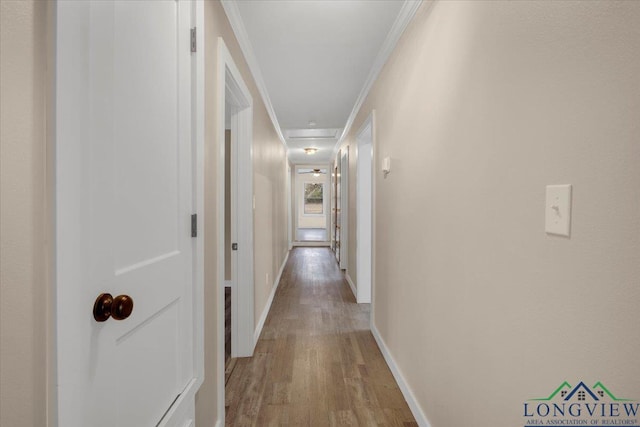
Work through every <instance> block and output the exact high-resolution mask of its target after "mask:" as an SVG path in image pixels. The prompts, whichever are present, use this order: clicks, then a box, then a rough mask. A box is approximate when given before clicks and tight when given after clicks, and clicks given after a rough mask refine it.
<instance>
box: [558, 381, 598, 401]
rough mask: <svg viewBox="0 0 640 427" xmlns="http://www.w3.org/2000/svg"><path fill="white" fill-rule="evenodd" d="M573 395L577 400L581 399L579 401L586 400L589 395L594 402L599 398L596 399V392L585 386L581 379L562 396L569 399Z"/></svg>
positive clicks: (566, 399)
mask: <svg viewBox="0 0 640 427" xmlns="http://www.w3.org/2000/svg"><path fill="white" fill-rule="evenodd" d="M574 396H575V397H576V398H577V399H578V401H581V402H584V401H586V400H587V397H591V399H593V400H594V401H596V402H597V401H598V400H600V399H598V396H596V394H595V393H594V392H593V391H591V389H590V388H589V387H587V385H586V384H585V383H584V382H582V381H580V384H578V385H577V386H575V387H574V388H573V389H572V390H571V392H570V393H569V394H568V395H567V396H566V397H565V398H564V400H565V401H569V400H571V399H573V398H574Z"/></svg>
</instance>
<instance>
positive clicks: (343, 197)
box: [338, 146, 349, 270]
mask: <svg viewBox="0 0 640 427" xmlns="http://www.w3.org/2000/svg"><path fill="white" fill-rule="evenodd" d="M338 170H339V173H340V268H341V269H342V270H347V269H348V266H349V263H348V258H349V146H346V147H345V148H344V150H343V152H342V153H341V155H340V167H339V169H338Z"/></svg>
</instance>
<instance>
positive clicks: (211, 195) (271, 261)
mask: <svg viewBox="0 0 640 427" xmlns="http://www.w3.org/2000/svg"><path fill="white" fill-rule="evenodd" d="M204 30H205V49H206V51H205V117H206V123H205V182H206V185H205V209H206V213H205V218H204V227H205V230H204V233H205V239H206V242H207V245H206V246H205V255H204V256H205V277H204V280H205V307H206V308H207V309H206V310H205V372H206V377H205V382H204V384H203V385H202V388H201V389H200V391H199V392H198V394H197V396H196V423H197V425H198V426H205V427H207V426H213V425H214V424H215V422H216V420H217V419H218V418H219V417H220V415H221V414H218V413H217V398H218V396H217V384H216V369H217V363H218V362H217V360H216V345H217V328H218V325H217V322H216V319H217V313H216V312H215V308H216V307H217V301H216V299H217V292H216V289H217V286H222V284H220V283H216V280H217V271H216V256H217V253H216V252H217V247H216V242H217V239H223V238H224V236H217V235H216V224H217V222H216V221H218V220H222V221H223V220H224V218H219V219H218V218H216V200H217V194H216V175H217V171H216V169H215V165H216V164H217V154H218V152H217V150H216V144H217V141H216V135H217V130H218V126H224V125H225V124H224V123H217V119H216V117H217V104H216V99H217V97H218V96H219V94H218V93H217V90H216V74H217V45H218V37H222V38H223V39H224V42H225V44H226V46H227V48H228V49H229V52H230V53H231V56H232V57H233V60H234V62H235V63H236V65H237V67H238V69H239V70H240V73H241V74H242V77H243V79H244V82H245V84H246V85H247V87H248V88H249V90H250V92H251V96H252V97H253V167H254V176H253V180H254V183H253V186H254V192H255V197H256V198H255V201H256V205H255V210H254V244H255V248H254V262H255V270H254V272H255V297H254V313H255V314H254V316H255V321H256V323H257V322H258V321H259V319H260V315H261V314H262V312H263V310H264V308H265V306H266V303H267V300H268V297H269V294H270V292H271V288H272V286H273V280H274V279H275V276H276V275H277V273H278V270H279V268H280V265H281V264H282V262H283V260H284V259H285V257H286V254H287V251H288V243H287V216H286V215H287V209H286V206H285V205H286V200H285V190H284V189H285V184H286V164H287V159H286V153H285V150H284V146H283V145H282V143H281V142H280V140H279V138H278V135H277V133H276V132H275V130H274V127H273V125H272V123H271V120H270V119H269V115H268V114H267V110H266V108H265V106H264V103H263V102H262V98H261V97H260V93H259V92H258V89H257V87H256V85H255V82H254V80H253V77H252V75H251V73H250V71H249V67H248V66H247V64H246V61H245V59H244V56H243V54H242V51H241V50H240V47H239V45H238V42H237V40H236V38H235V36H234V34H233V30H232V29H231V26H230V24H229V21H228V20H227V17H226V15H225V12H224V9H223V8H222V5H221V4H220V2H219V1H217V0H207V1H206V2H205V29H204ZM239 173H243V171H239ZM239 268H242V266H240V267H239ZM267 274H268V275H269V277H270V280H271V283H270V284H269V283H266V282H265V277H266V276H267Z"/></svg>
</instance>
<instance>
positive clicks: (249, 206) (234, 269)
mask: <svg viewBox="0 0 640 427" xmlns="http://www.w3.org/2000/svg"><path fill="white" fill-rule="evenodd" d="M217 89H218V93H219V96H218V105H217V117H216V119H217V123H218V124H219V126H218V134H217V137H216V147H215V150H216V151H217V164H216V167H217V175H216V184H217V199H216V202H217V206H216V210H217V212H216V215H217V218H218V221H217V227H216V233H217V235H218V236H219V237H218V239H217V242H218V243H217V248H216V250H217V259H216V261H217V262H216V267H217V283H216V284H215V286H217V289H218V291H217V295H218V298H217V320H218V322H217V324H218V329H217V336H218V343H217V351H216V359H217V364H218V372H217V383H218V385H219V390H218V396H219V400H218V410H219V413H224V384H225V359H226V360H229V358H236V357H247V356H252V355H253V350H254V348H255V338H254V331H255V324H254V302H253V301H254V265H253V262H254V261H253V245H254V243H253V159H252V155H251V152H252V150H251V148H252V143H253V132H252V121H253V100H252V97H251V93H250V92H249V89H248V88H247V86H246V85H245V83H244V81H243V79H242V76H241V74H240V71H239V70H238V68H237V67H236V65H235V63H234V61H233V59H232V57H231V54H230V53H229V51H228V49H227V47H226V46H225V44H224V41H223V40H222V38H218V79H217ZM240 265H241V266H242V268H238V266H240ZM212 285H213V284H212ZM227 302H228V303H227ZM226 316H228V319H226V320H227V321H226V322H225V317H226ZM225 323H226V325H228V327H229V331H228V332H227V330H225ZM227 354H228V356H227V357H225V356H226V355H227Z"/></svg>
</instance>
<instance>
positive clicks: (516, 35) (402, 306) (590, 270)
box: [349, 1, 640, 427]
mask: <svg viewBox="0 0 640 427" xmlns="http://www.w3.org/2000/svg"><path fill="white" fill-rule="evenodd" d="M638 52H640V2H611V1H606V2H598V1H591V2H549V1H529V2H501V1H497V2H484V1H471V2H463V1H459V2H448V1H441V2H435V3H433V4H431V3H428V4H427V3H425V4H423V5H422V6H421V8H420V9H419V11H418V14H417V15H416V17H415V18H414V21H413V22H412V23H411V25H410V26H409V27H408V29H407V31H406V32H405V34H404V35H403V37H402V38H401V40H400V42H399V44H398V46H397V47H396V49H395V51H394V53H393V54H392V56H391V58H390V59H389V61H388V62H387V64H386V66H385V68H384V69H383V71H382V73H381V74H380V76H379V78H378V80H377V82H376V83H375V85H374V87H373V89H372V91H371V92H370V94H369V97H368V99H367V101H366V102H365V104H364V105H363V107H362V109H361V111H360V112H359V114H358V117H357V119H356V121H355V123H354V126H353V130H352V131H351V136H350V138H349V140H350V141H353V140H355V138H354V137H353V135H354V134H355V132H356V131H357V130H358V128H359V127H360V125H361V124H362V122H363V121H364V119H365V118H366V117H367V116H368V114H369V113H370V111H371V110H372V109H375V110H376V118H377V128H376V131H377V147H376V149H377V152H378V158H382V157H385V156H390V157H391V158H392V171H391V173H390V174H389V176H388V177H387V178H386V179H384V178H383V176H382V173H381V170H380V165H379V164H377V165H376V166H375V185H376V188H377V190H376V191H377V201H376V205H375V209H376V214H377V222H376V225H375V232H376V239H377V241H376V260H377V262H376V265H375V275H376V284H377V285H376V288H375V301H374V311H375V326H376V327H377V328H378V330H379V331H380V334H381V336H382V337H383V339H384V340H385V341H386V343H387V345H388V347H389V349H390V352H391V354H392V356H393V357H394V358H395V360H396V361H397V364H398V366H399V368H400V370H401V371H402V373H403V375H404V377H405V378H406V380H407V382H408V384H409V386H410V387H411V389H412V390H413V393H414V394H415V396H416V398H417V401H418V403H419V404H420V406H421V407H422V409H423V410H424V412H425V413H426V415H427V417H428V418H429V420H430V422H431V424H432V425H433V426H436V427H446V426H463V425H487V426H488V425H491V426H505V427H511V426H514V425H521V424H522V412H523V409H522V403H523V401H524V400H526V399H529V398H533V397H539V396H544V395H547V394H548V393H549V391H550V389H554V388H555V387H556V386H557V385H559V384H560V383H561V382H562V381H564V380H568V381H570V382H576V381H579V380H585V381H587V382H593V383H595V382H596V381H598V380H600V381H603V382H604V383H605V384H607V385H608V387H609V388H610V389H615V390H616V391H617V394H619V395H624V396H629V397H632V398H636V399H638V398H640V363H638V361H639V360H640V359H639V358H638V355H639V354H640V328H639V327H638V303H639V302H640V142H639V141H640V120H639V118H640V83H639V82H640V80H639V76H640V55H639V54H638ZM352 154H353V153H352ZM568 183H569V184H573V186H574V187H573V190H574V192H573V223H572V235H571V238H562V237H553V236H549V235H546V234H545V232H544V203H545V186H546V185H549V184H568ZM353 207H355V204H353Z"/></svg>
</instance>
